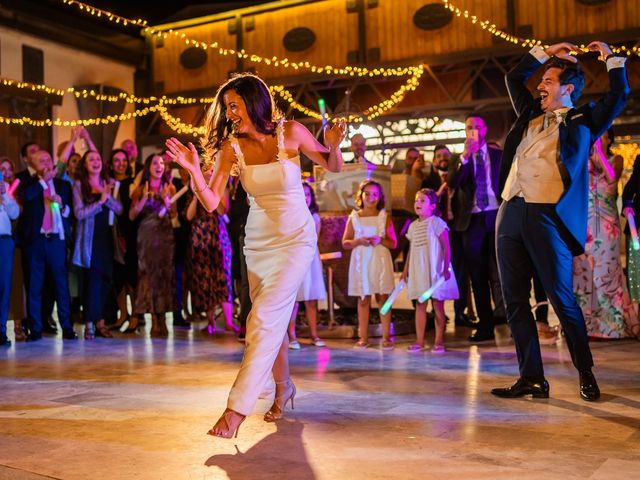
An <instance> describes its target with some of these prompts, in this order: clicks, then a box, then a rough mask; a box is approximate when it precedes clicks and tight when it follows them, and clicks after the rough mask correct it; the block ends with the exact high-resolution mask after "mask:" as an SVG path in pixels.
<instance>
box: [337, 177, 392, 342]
mask: <svg viewBox="0 0 640 480" xmlns="http://www.w3.org/2000/svg"><path fill="white" fill-rule="evenodd" d="M384 202H385V200H384V192H383V191H382V185H380V184H379V183H378V182H375V181H373V180H365V181H364V182H362V183H361V184H360V188H359V189H358V193H357V194H356V207H357V208H358V210H357V211H356V210H354V211H353V212H351V215H349V220H348V221H347V225H346V227H345V231H344V235H343V236H342V247H343V248H345V249H347V250H353V252H351V262H350V264H349V295H352V296H357V297H358V331H359V336H360V339H359V340H358V342H357V343H356V344H355V345H354V348H356V349H365V348H368V347H369V337H368V330H369V308H370V305H371V295H375V296H376V301H377V302H378V305H380V306H382V304H383V303H384V302H385V301H386V300H387V298H388V297H389V294H390V293H391V292H392V291H393V288H394V280H393V261H392V259H391V252H390V250H392V249H394V248H396V245H397V240H396V233H395V231H394V229H393V223H392V221H391V216H390V215H387V213H386V212H385V210H384ZM380 320H381V322H382V328H383V331H382V349H383V350H391V349H393V342H392V340H391V334H390V330H391V328H390V327H391V311H388V312H387V313H386V314H384V315H382V314H380Z"/></svg>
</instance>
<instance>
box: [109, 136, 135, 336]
mask: <svg viewBox="0 0 640 480" xmlns="http://www.w3.org/2000/svg"><path fill="white" fill-rule="evenodd" d="M106 167H107V171H108V172H109V176H110V177H111V178H113V179H114V180H115V184H114V187H113V196H114V198H117V199H118V200H120V202H121V203H122V209H123V211H125V212H128V211H129V208H130V207H131V195H130V192H129V190H130V186H131V182H132V178H131V174H132V169H131V165H129V155H128V154H127V152H126V151H125V150H122V149H121V148H116V149H114V150H112V151H111V155H110V156H109V160H108V162H107V166H106ZM114 225H115V227H116V228H115V236H114V239H115V242H116V243H115V245H114V248H115V255H114V259H113V292H114V293H113V295H112V299H111V304H112V306H111V309H110V312H111V317H112V319H113V318H114V317H115V315H116V310H119V311H120V316H119V318H118V320H117V321H116V323H115V325H114V328H120V327H121V326H122V325H123V324H124V322H126V321H127V320H129V321H128V323H127V325H126V326H125V330H126V329H127V327H130V326H131V324H132V323H133V324H134V325H133V328H132V330H135V328H136V326H137V320H133V321H132V320H131V319H130V318H129V312H128V309H127V294H128V295H130V296H131V304H132V305H135V296H134V293H135V286H136V282H135V279H136V276H137V269H138V264H137V257H136V255H135V250H136V244H135V231H134V232H133V240H132V239H131V237H132V230H133V229H134V225H133V223H132V222H131V220H129V216H128V215H122V216H120V217H118V219H117V224H114ZM130 249H132V250H133V252H132V253H133V255H131V254H130V253H129V250H130ZM113 296H115V300H114V299H113ZM116 304H117V305H116Z"/></svg>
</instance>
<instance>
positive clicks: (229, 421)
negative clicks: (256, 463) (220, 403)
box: [207, 408, 247, 438]
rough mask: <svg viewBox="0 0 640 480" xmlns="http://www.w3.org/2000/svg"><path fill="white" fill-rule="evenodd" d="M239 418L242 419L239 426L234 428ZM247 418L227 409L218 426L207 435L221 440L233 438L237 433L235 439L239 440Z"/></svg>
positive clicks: (217, 423)
mask: <svg viewBox="0 0 640 480" xmlns="http://www.w3.org/2000/svg"><path fill="white" fill-rule="evenodd" d="M238 417H242V418H240V421H238V424H237V425H235V426H234V422H235V421H237V420H234V419H237V418H238ZM245 418H247V417H245V416H244V415H241V414H240V413H238V412H236V411H234V410H231V409H230V408H227V409H226V410H225V411H224V413H223V414H222V416H221V417H220V418H219V419H218V421H217V422H216V424H215V425H214V426H213V427H211V429H210V430H209V431H208V432H207V435H211V436H213V437H220V438H231V437H233V436H234V433H235V438H238V432H239V431H240V425H242V422H244V420H245Z"/></svg>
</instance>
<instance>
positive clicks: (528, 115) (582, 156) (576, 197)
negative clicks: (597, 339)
mask: <svg viewBox="0 0 640 480" xmlns="http://www.w3.org/2000/svg"><path fill="white" fill-rule="evenodd" d="M540 66H541V63H540V61H539V60H538V59H536V57H534V56H533V55H532V54H531V53H529V54H527V55H526V56H525V57H524V58H523V59H522V60H521V61H520V63H519V64H518V65H517V66H516V67H515V68H513V70H511V71H510V72H509V73H508V74H507V76H506V82H507V89H508V91H509V95H510V97H511V101H512V103H513V107H514V109H515V111H516V113H517V115H518V118H517V120H516V122H515V124H514V126H513V127H512V129H511V131H510V132H509V134H508V136H507V138H506V140H505V145H504V151H503V155H502V166H501V172H500V191H501V192H502V190H503V188H504V185H505V182H506V180H507V177H508V175H509V172H510V169H511V166H512V163H513V161H514V156H515V154H516V150H517V148H518V145H519V144H520V142H521V141H522V139H523V135H525V134H526V132H527V129H528V126H529V122H530V121H531V120H533V119H535V118H536V117H539V116H540V115H542V114H543V111H542V109H541V106H540V99H535V98H534V97H533V95H532V94H531V92H530V91H529V90H528V89H527V86H526V83H527V81H528V79H529V78H530V77H531V76H532V75H533V73H534V72H535V71H536V70H537V69H538V68H539V67H540ZM609 83H610V88H609V92H608V93H607V94H605V95H604V96H603V97H602V98H601V99H600V100H598V102H595V103H588V104H585V105H582V106H580V107H577V108H572V109H570V110H569V111H568V112H567V115H566V117H565V119H564V121H563V122H562V123H560V125H559V134H558V135H559V146H558V149H559V155H558V157H557V167H558V170H559V172H560V176H561V178H562V184H563V185H564V191H563V193H562V195H561V197H560V199H559V200H558V201H557V203H547V204H544V203H527V202H526V201H525V199H524V198H523V197H522V196H515V197H514V198H512V199H511V200H509V201H506V202H503V203H502V205H501V207H500V211H499V213H498V220H497V236H496V248H497V258H498V266H499V271H500V278H501V283H502V289H503V294H504V299H505V304H506V309H507V319H508V322H509V326H510V327H511V332H512V335H513V339H514V341H515V344H516V351H517V355H518V363H519V366H520V375H521V376H522V377H526V378H536V379H539V378H541V377H543V376H544V371H543V367H542V358H541V355H540V344H539V342H538V335H537V330H536V325H535V321H534V318H533V315H532V313H531V308H530V305H529V295H530V290H531V278H532V276H533V271H534V270H535V271H536V272H537V273H538V275H539V278H540V280H541V281H542V284H543V286H544V289H545V292H546V294H547V296H548V298H549V300H550V302H551V304H552V305H553V307H554V310H555V311H556V313H557V314H558V317H559V319H560V323H561V325H562V328H563V329H564V332H565V337H566V341H567V345H568V347H569V350H570V352H571V357H572V360H573V364H574V365H575V367H576V368H577V369H578V370H588V369H590V368H591V367H592V366H593V359H592V357H591V351H590V349H589V345H588V338H587V330H586V327H585V323H584V317H583V315H582V311H581V310H580V307H578V305H577V303H576V300H575V297H574V295H573V275H572V260H573V256H574V255H579V254H581V253H582V252H583V251H584V245H585V241H586V235H587V218H588V188H589V177H588V170H587V164H588V158H589V151H590V149H591V147H592V145H593V143H594V142H595V140H596V139H597V138H598V137H600V136H601V135H602V134H603V133H604V132H605V131H606V130H607V129H608V128H609V127H610V126H611V123H612V122H613V120H614V119H615V118H616V116H617V115H618V114H619V113H620V112H621V111H622V109H623V108H624V105H625V103H626V101H627V97H628V96H629V91H630V90H629V83H628V80H627V74H626V69H625V68H624V67H623V66H622V67H618V68H611V69H610V70H609ZM529 161H531V160H529ZM533 161H535V160H533Z"/></svg>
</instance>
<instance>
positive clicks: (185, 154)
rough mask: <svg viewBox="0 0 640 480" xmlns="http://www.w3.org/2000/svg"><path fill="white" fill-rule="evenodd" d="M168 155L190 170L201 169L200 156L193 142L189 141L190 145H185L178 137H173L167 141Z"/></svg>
mask: <svg viewBox="0 0 640 480" xmlns="http://www.w3.org/2000/svg"><path fill="white" fill-rule="evenodd" d="M165 145H166V146H167V155H168V156H169V158H171V159H172V160H173V161H175V162H176V163H178V165H180V166H181V167H182V168H184V169H185V170H187V171H189V172H194V171H196V170H200V156H199V155H198V151H197V150H196V147H194V146H193V143H191V142H189V144H188V147H187V146H185V145H183V144H182V142H181V141H180V140H178V139H177V138H174V137H171V138H170V139H168V140H167V141H166V142H165Z"/></svg>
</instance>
